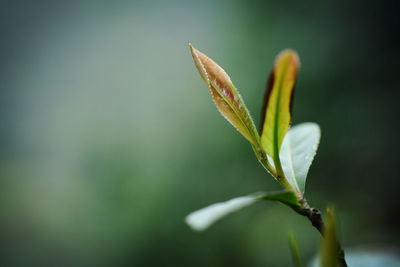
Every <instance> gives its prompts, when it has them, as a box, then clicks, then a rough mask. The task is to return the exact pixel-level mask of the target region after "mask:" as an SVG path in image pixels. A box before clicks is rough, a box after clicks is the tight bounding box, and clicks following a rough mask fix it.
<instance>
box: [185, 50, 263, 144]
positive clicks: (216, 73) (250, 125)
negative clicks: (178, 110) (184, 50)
mask: <svg viewBox="0 0 400 267" xmlns="http://www.w3.org/2000/svg"><path fill="white" fill-rule="evenodd" d="M189 46H190V50H191V52H192V56H193V59H194V62H195V64H196V67H197V69H198V70H199V72H200V75H201V77H202V78H203V80H204V81H205V83H206V84H207V86H208V88H209V89H210V92H211V96H212V98H213V100H214V103H215V105H216V106H217V108H218V110H219V112H220V113H221V114H222V116H224V117H225V119H226V120H228V121H229V122H230V123H231V124H232V125H233V126H234V127H235V128H236V129H237V130H238V131H239V132H240V133H241V134H242V135H243V136H244V137H245V138H246V139H247V140H249V141H250V142H251V143H252V144H253V145H257V144H259V139H260V137H259V135H258V132H257V130H256V127H255V125H254V122H253V119H252V118H251V116H250V113H249V111H248V110H247V108H246V106H245V104H244V102H243V100H242V97H241V96H240V95H239V93H238V92H237V90H236V88H235V87H234V86H233V84H232V82H231V79H230V77H229V76H228V74H226V72H225V71H224V70H223V69H222V68H221V67H220V66H218V64H216V63H215V62H214V61H213V60H211V59H210V58H208V57H207V56H206V55H204V54H203V53H201V52H200V51H198V50H197V49H196V48H194V47H193V46H192V45H191V44H189Z"/></svg>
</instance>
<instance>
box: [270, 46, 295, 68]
mask: <svg viewBox="0 0 400 267" xmlns="http://www.w3.org/2000/svg"><path fill="white" fill-rule="evenodd" d="M285 57H290V58H291V60H292V61H293V63H294V64H295V65H296V66H297V68H300V58H299V55H298V54H297V52H296V51H295V50H294V49H290V48H287V49H284V50H282V51H281V52H280V53H279V54H278V55H277V56H276V58H275V64H277V63H278V61H280V60H282V59H283V58H285Z"/></svg>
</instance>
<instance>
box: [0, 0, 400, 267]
mask: <svg viewBox="0 0 400 267" xmlns="http://www.w3.org/2000/svg"><path fill="white" fill-rule="evenodd" d="M397 11H398V9H397V7H396V6H395V5H393V6H392V5H390V3H386V2H385V1H345V0H339V1H338V0H329V1H285V0H284V1H282V0H279V1H277V0H273V1H259V2H258V1H158V2H157V1H1V4H0V33H1V35H0V38H1V42H0V90H1V91H0V92H1V99H0V127H1V128H0V147H1V149H0V262H1V263H0V265H1V266H290V265H291V258H290V251H289V246H288V238H287V233H288V231H289V230H293V231H295V233H296V236H297V239H298V242H299V245H300V250H301V253H302V257H303V259H304V260H305V261H309V260H310V259H311V258H312V257H313V256H314V255H315V253H316V251H317V250H318V246H319V242H320V237H319V234H318V233H317V232H316V231H315V230H314V229H313V228H312V227H311V226H310V225H309V222H308V221H307V220H306V219H305V218H303V217H301V216H298V215H297V214H295V213H294V212H293V211H291V210H290V209H288V208H287V207H285V206H283V205H280V204H277V203H270V202H265V203H258V204H257V205H255V206H252V207H250V208H248V209H246V210H243V211H242V212H239V213H237V214H234V215H231V216H229V217H227V218H224V219H223V220H221V221H220V222H218V223H217V224H216V225H214V226H212V227H211V228H210V229H209V230H208V231H206V232H204V233H196V232H193V231H192V230H190V229H189V228H188V227H187V226H186V225H185V224H184V217H185V215H187V214H188V213H189V212H191V211H193V210H196V209H199V208H201V207H203V206H206V205H209V204H212V203H214V202H219V201H225V200H227V199H229V198H232V197H236V196H241V195H245V194H248V193H252V192H256V191H269V190H277V189H279V185H278V184H277V183H276V182H275V181H274V180H273V179H272V177H270V176H269V175H268V174H267V173H266V172H265V171H264V169H263V168H262V167H261V165H260V164H259V163H258V162H257V160H256V158H255V156H254V155H253V152H252V150H251V147H250V146H249V145H248V143H247V141H246V140H245V139H244V138H242V136H240V134H238V133H237V132H236V131H235V130H233V128H232V127H231V126H230V125H229V124H228V123H227V122H226V121H225V120H224V119H223V118H222V117H221V116H220V115H219V114H218V112H217V110H216V108H215V107H214V104H213V103H212V101H211V97H210V95H209V93H208V91H207V88H206V86H205V84H204V83H203V81H202V80H201V78H200V76H199V74H198V72H197V70H196V69H195V67H194V64H193V61H192V58H191V55H190V52H189V48H188V42H189V41H191V42H192V43H193V44H194V45H195V46H196V47H197V48H198V49H199V50H201V51H203V52H205V53H206V54H207V55H208V56H210V57H211V58H213V59H214V60H215V61H216V62H217V63H219V64H220V65H221V66H222V67H223V68H225V70H226V71H227V72H228V73H229V75H230V76H231V77H232V80H233V82H234V83H235V85H236V87H237V88H238V89H239V91H240V93H241V95H242V96H243V98H244V100H245V101H246V104H247V106H248V108H249V109H250V111H251V113H252V115H253V117H254V119H255V121H256V122H257V124H258V122H259V119H260V109H261V105H262V98H263V94H264V89H265V85H266V80H267V76H268V73H269V71H270V69H271V67H272V63H273V60H274V57H275V56H276V54H277V53H278V52H279V51H281V50H282V49H284V48H293V49H296V50H297V51H298V53H299V54H300V57H301V62H302V68H301V71H300V73H299V78H298V83H297V87H296V92H295V100H294V107H293V111H294V118H293V123H294V124H297V123H300V122H305V121H314V122H317V123H318V124H320V126H321V129H322V140H321V144H320V147H319V151H318V154H317V157H316V159H315V161H314V164H313V166H312V168H311V170H310V173H309V177H308V180H307V198H308V200H309V202H310V203H311V204H312V205H314V206H317V207H318V208H320V209H322V210H323V209H324V207H325V206H326V205H327V204H328V203H334V204H335V206H336V210H337V212H338V217H339V221H340V230H341V231H340V237H341V240H342V243H343V245H344V247H345V249H352V248H359V247H373V248H377V249H383V250H385V251H387V250H391V251H396V250H397V249H398V247H399V245H400V239H399V236H400V227H399V225H400V218H399V216H398V207H399V205H400V201H399V198H398V191H399V186H400V181H399V178H400V177H399V171H400V170H399V163H398V149H399V148H400V147H399V141H398V140H399V139H398V132H399V127H398V116H399V113H398V103H397V102H398V99H399V96H400V94H399V90H398V89H399V84H400V83H399V74H398V64H399V55H398V51H397V50H398V41H396V38H395V37H396V35H398V27H399V25H398V23H397V19H396V16H397Z"/></svg>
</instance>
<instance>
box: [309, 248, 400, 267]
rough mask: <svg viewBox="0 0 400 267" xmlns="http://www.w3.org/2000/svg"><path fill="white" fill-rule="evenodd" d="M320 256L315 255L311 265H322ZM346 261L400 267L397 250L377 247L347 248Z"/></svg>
mask: <svg viewBox="0 0 400 267" xmlns="http://www.w3.org/2000/svg"><path fill="white" fill-rule="evenodd" d="M319 262H320V259H319V257H315V258H314V259H313V260H312V261H311V263H310V264H309V266H310V267H319V266H322V265H320V264H319ZM346 262H347V264H348V266H351V267H382V266H384V267H400V258H399V256H398V255H397V254H396V251H390V249H389V250H387V249H385V250H379V251H377V250H376V249H353V250H351V249H350V250H349V249H346Z"/></svg>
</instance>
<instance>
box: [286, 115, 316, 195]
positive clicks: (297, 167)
mask: <svg viewBox="0 0 400 267" xmlns="http://www.w3.org/2000/svg"><path fill="white" fill-rule="evenodd" d="M320 137H321V130H320V128H319V126H318V124H316V123H311V122H307V123H302V124H299V125H297V126H294V127H292V128H290V130H289V131H288V133H287V134H286V136H285V138H284V139H283V143H282V147H281V151H280V153H279V155H280V160H281V164H282V169H283V172H284V173H285V177H286V179H287V180H288V182H289V183H290V185H291V186H292V187H293V188H294V189H295V190H296V192H297V193H299V194H304V190H305V183H306V178H307V174H308V170H309V168H310V166H311V163H312V161H313V159H314V156H315V153H316V152H317V148H318V144H319V140H320Z"/></svg>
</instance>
